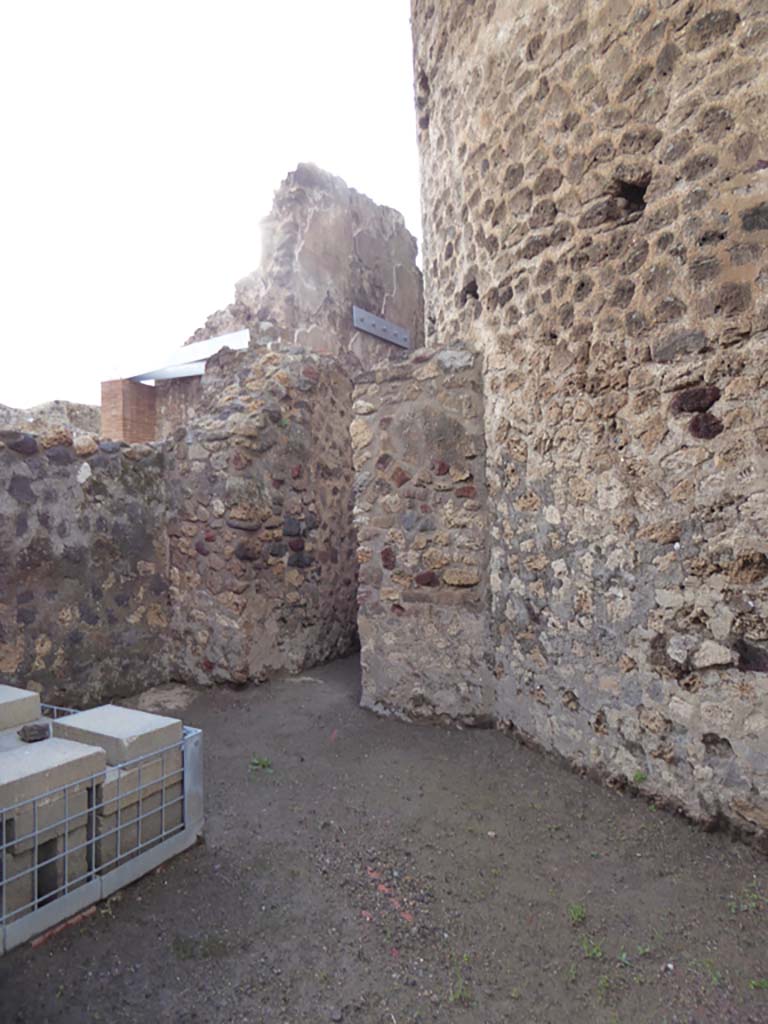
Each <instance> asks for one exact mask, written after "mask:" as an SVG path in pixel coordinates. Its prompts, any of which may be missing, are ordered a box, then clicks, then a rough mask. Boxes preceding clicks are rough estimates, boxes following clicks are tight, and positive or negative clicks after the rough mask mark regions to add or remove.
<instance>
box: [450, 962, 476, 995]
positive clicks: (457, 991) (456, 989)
mask: <svg viewBox="0 0 768 1024" xmlns="http://www.w3.org/2000/svg"><path fill="white" fill-rule="evenodd" d="M463 960H464V963H465V964H468V963H469V954H467V953H465V954H464V957H463ZM454 975H455V976H454V980H453V983H452V984H451V987H450V990H449V992H448V1002H449V1003H460V1004H461V1005H462V1006H469V1004H470V1003H471V1002H472V989H471V987H470V985H469V982H468V981H467V979H466V978H465V977H464V974H463V972H462V969H461V964H460V963H457V964H456V966H455V968H454Z"/></svg>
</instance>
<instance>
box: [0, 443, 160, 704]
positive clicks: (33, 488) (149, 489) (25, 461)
mask: <svg viewBox="0 0 768 1024" xmlns="http://www.w3.org/2000/svg"><path fill="white" fill-rule="evenodd" d="M167 569H168V566H167V544H166V540H165V485H164V479H163V454H162V452H161V451H159V450H158V449H157V448H156V447H151V446H147V445H130V446H129V445H120V444H116V443H114V442H110V441H103V442H98V441H97V440H96V439H95V438H94V437H92V436H91V435H87V434H84V435H78V436H75V438H74V440H73V437H72V434H71V433H70V432H69V431H68V430H66V429H65V428H56V429H55V430H53V431H51V432H49V433H47V434H41V435H39V436H37V437H35V436H33V435H30V434H22V433H17V432H13V431H3V432H1V433H0V682H3V683H10V684H11V685H16V686H26V687H29V688H31V689H34V690H37V691H38V692H40V693H41V694H42V696H43V698H44V699H45V700H47V701H50V702H52V703H55V704H60V705H65V706H66V705H74V706H78V707H79V706H82V705H84V704H95V703H98V702H99V701H103V700H104V699H106V698H111V697H120V696H127V695H129V694H132V693H138V692H140V691H141V690H144V689H146V688H147V687H149V686H153V685H156V684H157V683H159V682H162V681H163V680H164V679H165V678H166V675H167V656H166V644H165V631H166V629H167V626H168V582H167Z"/></svg>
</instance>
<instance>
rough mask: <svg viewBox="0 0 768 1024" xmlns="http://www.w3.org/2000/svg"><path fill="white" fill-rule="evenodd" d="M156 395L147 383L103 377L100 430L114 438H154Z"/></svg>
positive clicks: (103, 434) (139, 439)
mask: <svg viewBox="0 0 768 1024" xmlns="http://www.w3.org/2000/svg"><path fill="white" fill-rule="evenodd" d="M155 405H156V395H155V389H154V388H152V387H150V386H149V385H148V384H138V383H137V382H136V381H132V380H105V381H103V382H102V385H101V434H102V437H108V438H111V439H112V440H113V441H129V442H130V443H132V444H133V443H135V442H137V441H154V440H155V439H156V413H155Z"/></svg>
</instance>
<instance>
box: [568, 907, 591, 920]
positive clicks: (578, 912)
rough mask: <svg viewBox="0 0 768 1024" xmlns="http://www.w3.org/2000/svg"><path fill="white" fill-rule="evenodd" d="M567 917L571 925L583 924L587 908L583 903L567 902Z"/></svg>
mask: <svg viewBox="0 0 768 1024" xmlns="http://www.w3.org/2000/svg"><path fill="white" fill-rule="evenodd" d="M568 917H569V918H570V919H571V924H573V925H577V924H584V922H585V921H586V919H587V908H586V907H585V906H584V904H583V903H569V904H568Z"/></svg>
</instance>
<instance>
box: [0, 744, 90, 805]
mask: <svg viewBox="0 0 768 1024" xmlns="http://www.w3.org/2000/svg"><path fill="white" fill-rule="evenodd" d="M105 768H106V758H105V755H104V751H103V750H102V749H100V748H99V747H93V746H86V745H85V744H83V743H74V742H72V741H71V740H66V739H59V738H57V737H55V736H54V737H52V738H51V739H48V740H42V741H41V742H40V743H20V744H19V745H18V746H17V747H13V748H12V749H10V750H5V751H2V752H0V811H1V810H3V809H4V808H9V809H10V810H9V811H8V812H7V815H8V816H9V817H12V816H13V806H14V805H17V804H21V803H22V802H26V801H29V800H33V799H36V798H37V797H41V796H44V795H45V794H46V793H48V792H49V791H51V790H56V789H59V788H60V787H63V786H70V785H72V784H74V783H85V784H86V785H87V784H88V783H89V781H90V780H93V781H94V782H101V781H103V778H104V770H105Z"/></svg>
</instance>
